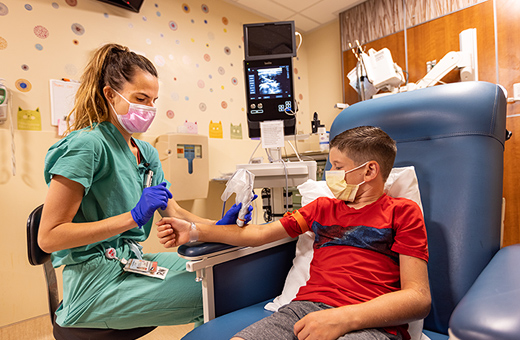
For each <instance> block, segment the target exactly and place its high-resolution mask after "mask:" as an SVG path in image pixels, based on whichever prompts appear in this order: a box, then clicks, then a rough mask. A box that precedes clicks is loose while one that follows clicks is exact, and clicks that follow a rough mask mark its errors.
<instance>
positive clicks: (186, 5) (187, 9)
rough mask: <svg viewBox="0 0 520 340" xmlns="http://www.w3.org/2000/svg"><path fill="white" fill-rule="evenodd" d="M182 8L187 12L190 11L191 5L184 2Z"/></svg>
mask: <svg viewBox="0 0 520 340" xmlns="http://www.w3.org/2000/svg"><path fill="white" fill-rule="evenodd" d="M182 10H183V11H184V12H186V13H189V12H190V6H188V4H182Z"/></svg>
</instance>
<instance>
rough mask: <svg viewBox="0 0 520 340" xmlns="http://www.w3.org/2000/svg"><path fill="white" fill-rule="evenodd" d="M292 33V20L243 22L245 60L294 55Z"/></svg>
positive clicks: (294, 46)
mask: <svg viewBox="0 0 520 340" xmlns="http://www.w3.org/2000/svg"><path fill="white" fill-rule="evenodd" d="M294 34H295V31H294V21H279V22H268V23H257V24H245V25H244V46H245V48H244V52H245V60H258V59H266V58H271V59H272V58H288V57H296V39H295V36H294Z"/></svg>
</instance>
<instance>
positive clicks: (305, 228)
mask: <svg viewBox="0 0 520 340" xmlns="http://www.w3.org/2000/svg"><path fill="white" fill-rule="evenodd" d="M285 216H292V217H294V219H295V220H296V223H298V226H299V227H300V230H301V231H302V234H303V233H306V232H307V231H309V230H310V229H309V226H308V225H307V221H305V218H303V216H302V214H301V213H300V212H299V211H298V210H295V211H293V212H287V213H285V215H284V217H285Z"/></svg>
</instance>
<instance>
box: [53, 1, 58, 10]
mask: <svg viewBox="0 0 520 340" xmlns="http://www.w3.org/2000/svg"><path fill="white" fill-rule="evenodd" d="M52 8H55V9H58V8H60V5H58V3H57V2H53V3H52Z"/></svg>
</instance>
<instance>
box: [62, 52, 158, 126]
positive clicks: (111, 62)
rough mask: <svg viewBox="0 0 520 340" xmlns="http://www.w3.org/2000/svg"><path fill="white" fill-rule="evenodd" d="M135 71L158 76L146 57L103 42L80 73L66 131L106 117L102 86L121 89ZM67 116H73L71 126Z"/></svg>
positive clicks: (104, 119) (105, 103)
mask: <svg viewBox="0 0 520 340" xmlns="http://www.w3.org/2000/svg"><path fill="white" fill-rule="evenodd" d="M137 70H142V71H146V72H148V73H150V74H151V75H153V76H155V77H156V78H157V77H158V75H157V70H156V68H155V67H154V66H153V64H152V63H151V62H150V60H148V59H147V58H146V57H143V56H141V55H138V54H136V53H134V52H131V51H130V50H129V49H128V47H125V46H121V45H118V44H106V45H104V46H102V47H101V48H99V49H98V50H97V51H96V52H95V53H94V55H93V56H92V58H91V59H90V61H89V62H88V64H87V66H86V67H85V71H84V72H83V75H82V76H81V84H80V86H79V89H78V91H77V92H76V99H75V102H74V107H73V109H72V111H71V112H70V113H69V115H68V116H67V124H68V129H67V131H66V133H69V132H72V131H74V130H79V129H83V128H85V127H89V126H90V127H91V128H93V124H94V123H101V122H104V121H106V120H108V119H109V110H108V105H107V99H106V98H105V95H104V93H103V88H104V87H105V86H110V87H111V88H113V89H114V90H116V91H120V90H122V88H123V86H124V85H125V83H127V82H132V81H133V78H134V75H135V72H136V71H137ZM71 117H74V123H73V125H70V120H71Z"/></svg>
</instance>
